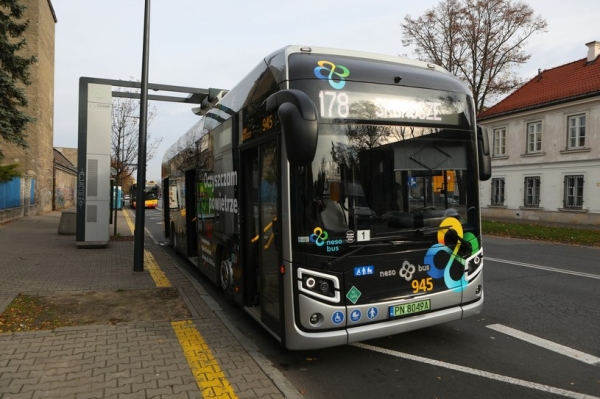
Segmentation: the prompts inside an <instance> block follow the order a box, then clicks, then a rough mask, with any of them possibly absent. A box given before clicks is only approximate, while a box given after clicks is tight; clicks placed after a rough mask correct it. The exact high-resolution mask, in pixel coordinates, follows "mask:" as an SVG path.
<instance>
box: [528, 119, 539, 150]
mask: <svg viewBox="0 0 600 399" xmlns="http://www.w3.org/2000/svg"><path fill="white" fill-rule="evenodd" d="M540 151H542V122H534V123H528V124H527V153H528V154H531V153H534V152H540Z"/></svg>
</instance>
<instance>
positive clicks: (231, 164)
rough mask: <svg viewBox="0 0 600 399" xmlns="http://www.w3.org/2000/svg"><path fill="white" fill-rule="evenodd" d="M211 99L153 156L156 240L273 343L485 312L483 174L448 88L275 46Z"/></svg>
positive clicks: (387, 69)
mask: <svg viewBox="0 0 600 399" xmlns="http://www.w3.org/2000/svg"><path fill="white" fill-rule="evenodd" d="M216 93H217V91H216V90H215V91H213V90H212V89H210V90H209V95H208V97H207V98H206V101H204V102H203V104H202V105H201V107H199V109H197V110H195V111H194V112H195V113H197V114H199V115H201V116H200V118H199V120H198V121H197V123H196V124H195V125H194V126H192V128H191V129H189V131H187V132H186V133H185V134H183V135H182V136H181V137H180V138H179V139H178V140H177V142H175V143H174V144H173V145H172V146H171V147H170V148H169V149H168V150H167V151H166V152H165V154H164V157H163V162H162V166H161V176H162V179H163V180H162V187H163V198H165V206H164V207H163V221H164V231H165V237H166V238H167V239H168V241H169V243H170V245H171V246H172V247H173V248H174V249H175V250H176V251H178V252H180V253H181V254H183V255H184V256H185V257H187V258H188V259H189V260H190V261H191V262H193V263H194V264H195V266H196V267H197V268H198V269H199V270H200V271H201V272H202V273H203V274H204V275H206V276H207V277H208V278H209V279H210V280H211V281H212V282H213V283H215V284H217V285H218V286H219V287H220V289H221V290H222V292H223V294H224V295H225V296H226V298H227V299H228V300H229V301H231V302H232V303H235V304H237V305H239V306H240V307H242V308H243V309H245V311H246V312H247V313H248V314H250V315H251V316H252V317H253V318H254V319H255V320H256V321H257V322H258V323H260V324H261V325H262V326H263V327H264V328H265V329H266V330H267V331H268V332H269V333H270V334H272V335H273V336H274V337H275V338H276V339H277V340H278V341H279V342H280V343H281V345H283V346H284V347H285V348H288V349H291V350H306V349H316V348H323V347H331V346H337V345H344V344H348V343H352V342H357V341H364V340H368V339H372V338H378V337H382V336H389V335H393V334H398V333H402V332H405V331H410V330H415V329H420V328H424V327H428V326H433V325H437V324H439V323H444V322H449V321H453V320H459V319H462V318H465V317H469V316H473V315H476V314H478V313H480V312H481V310H482V308H483V302H484V292H483V269H482V268H483V251H482V244H481V221H480V220H481V218H480V199H479V181H480V180H487V179H489V178H490V176H491V160H490V152H489V142H488V138H487V137H488V135H487V132H486V131H485V129H484V128H482V127H478V126H477V125H476V121H475V112H474V109H475V108H474V103H473V98H472V95H471V93H470V92H469V90H468V89H467V87H466V86H465V85H464V84H463V83H462V82H461V81H460V80H458V79H457V78H456V77H455V76H453V75H451V74H450V73H449V72H447V71H445V70H444V69H442V68H440V67H438V66H435V65H432V64H429V63H423V62H418V61H414V60H410V59H405V58H402V57H393V56H386V55H377V54H371V53H364V52H355V51H347V50H337V49H326V48H317V47H299V46H287V47H284V48H282V49H280V50H278V51H275V52H273V53H272V54H269V55H268V56H266V57H265V58H264V59H262V60H261V61H260V63H259V64H258V65H257V66H256V67H255V68H254V69H253V70H252V71H251V72H250V73H249V74H248V75H247V77H246V78H245V79H243V80H242V81H241V82H240V83H239V84H237V85H236V86H235V87H234V88H233V89H232V90H230V91H221V92H218V94H216ZM167 199H168V201H167Z"/></svg>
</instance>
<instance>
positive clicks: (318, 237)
mask: <svg viewBox="0 0 600 399" xmlns="http://www.w3.org/2000/svg"><path fill="white" fill-rule="evenodd" d="M328 237H329V234H327V232H326V231H325V230H323V229H322V228H320V227H315V229H314V230H313V234H311V235H310V242H313V243H315V244H317V246H318V247H322V246H323V244H325V240H326V239H327V238H328Z"/></svg>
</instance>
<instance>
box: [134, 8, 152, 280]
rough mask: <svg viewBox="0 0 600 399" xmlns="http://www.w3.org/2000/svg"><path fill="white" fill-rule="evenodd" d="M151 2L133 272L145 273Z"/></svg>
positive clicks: (145, 50) (144, 66)
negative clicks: (145, 195)
mask: <svg viewBox="0 0 600 399" xmlns="http://www.w3.org/2000/svg"><path fill="white" fill-rule="evenodd" d="M149 43H150V0H146V5H145V10H144V44H143V51H142V82H141V86H142V87H141V89H142V91H141V94H140V137H139V149H138V171H137V172H138V173H137V181H138V184H137V187H136V189H137V191H136V197H137V198H138V199H140V201H138V205H137V206H136V207H135V232H134V239H135V241H134V246H133V271H135V272H143V271H144V218H145V211H146V207H145V206H144V205H142V204H144V201H143V199H144V192H145V188H146V130H147V127H148V60H149V55H148V52H149V48H150V45H149Z"/></svg>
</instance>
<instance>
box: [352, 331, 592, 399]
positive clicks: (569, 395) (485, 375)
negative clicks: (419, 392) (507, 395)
mask: <svg viewBox="0 0 600 399" xmlns="http://www.w3.org/2000/svg"><path fill="white" fill-rule="evenodd" d="M350 345H352V346H355V347H357V348H361V349H366V350H370V351H373V352H379V353H383V354H385V355H390V356H394V357H398V358H401V359H407V360H413V361H415V362H419V363H425V364H430V365H432V366H436V367H443V368H446V369H449V370H452V371H460V372H463V373H467V374H471V375H475V376H478V377H483V378H489V379H491V380H495V381H500V382H504V383H507V384H512V385H518V386H521V387H525V388H531V389H537V390H538V391H542V392H548V393H552V394H555V395H562V396H564V397H567V398H577V399H600V398H599V397H597V396H590V395H586V394H583V393H578V392H573V391H567V390H565V389H561V388H555V387H551V386H549V385H543V384H538V383H535V382H531V381H525V380H520V379H518V378H512V377H507V376H505V375H501V374H495V373H490V372H487V371H483V370H477V369H473V368H470V367H464V366H460V365H458V364H452V363H446V362H442V361H439V360H433V359H428V358H426V357H421V356H415V355H409V354H408V353H402V352H397V351H393V350H390V349H385V348H379V347H377V346H372V345H367V344H363V343H360V342H358V343H354V344H350Z"/></svg>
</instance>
